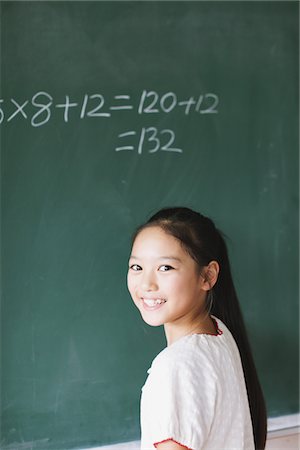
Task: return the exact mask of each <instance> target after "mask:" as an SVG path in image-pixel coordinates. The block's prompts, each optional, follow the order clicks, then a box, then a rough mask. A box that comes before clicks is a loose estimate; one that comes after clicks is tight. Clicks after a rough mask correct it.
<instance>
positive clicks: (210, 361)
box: [149, 318, 239, 375]
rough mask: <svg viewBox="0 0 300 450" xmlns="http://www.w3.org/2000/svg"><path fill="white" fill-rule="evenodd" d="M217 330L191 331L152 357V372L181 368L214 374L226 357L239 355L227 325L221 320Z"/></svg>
mask: <svg viewBox="0 0 300 450" xmlns="http://www.w3.org/2000/svg"><path fill="white" fill-rule="evenodd" d="M214 319H215V321H216V323H217V330H218V333H217V334H216V335H209V334H192V335H188V336H184V337H182V338H180V339H178V341H176V342H174V343H173V344H172V345H170V346H169V347H166V348H164V349H163V350H162V351H161V352H160V353H159V354H158V355H157V356H156V357H155V358H154V360H153V362H152V366H151V368H150V369H149V373H150V372H151V371H158V372H159V373H160V374H161V373H166V374H167V373H172V372H173V371H175V370H176V371H178V370H182V371H184V372H186V371H191V372H192V373H194V372H195V371H197V372H198V373H205V372H207V371H208V372H209V373H210V374H211V375H212V374H214V373H215V372H219V371H220V370H222V366H223V364H224V362H225V360H226V359H227V358H230V359H232V358H239V352H238V349H237V346H236V344H235V341H234V339H233V337H232V335H231V333H230V331H229V330H228V329H227V327H226V326H225V325H224V324H223V322H221V321H220V320H219V319H217V318H214Z"/></svg>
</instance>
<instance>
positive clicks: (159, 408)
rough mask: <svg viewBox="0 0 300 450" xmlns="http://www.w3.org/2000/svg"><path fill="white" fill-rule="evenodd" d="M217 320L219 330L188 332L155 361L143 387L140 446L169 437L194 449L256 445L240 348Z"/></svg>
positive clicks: (146, 449) (144, 449)
mask: <svg viewBox="0 0 300 450" xmlns="http://www.w3.org/2000/svg"><path fill="white" fill-rule="evenodd" d="M215 320H216V321H217V325H218V328H219V330H218V333H219V334H218V335H216V336H214V335H209V334H193V335H190V336H184V337H182V338H180V339H178V340H177V341H176V342H174V343H173V344H172V345H170V346H169V347H166V348H165V349H164V350H163V351H162V352H161V353H159V354H158V355H157V356H156V358H155V359H154V361H153V362H152V366H151V368H150V369H149V370H148V373H149V376H148V378H147V381H146V383H145V385H144V386H143V388H142V398H141V428H142V442H141V450H153V449H154V448H155V444H157V443H160V442H162V441H165V440H169V439H173V440H174V441H176V442H178V443H179V444H181V445H182V446H185V447H187V448H188V449H192V450H208V449H209V450H221V449H222V450H225V449H226V450H233V449H236V450H254V439H253V431H252V424H251V417H250V410H249V404H248V398H247V391H246V386H245V380H244V374H243V369H242V364H241V360H240V355H239V351H238V348H237V345H236V343H235V341H234V339H233V337H232V335H231V333H230V331H229V330H228V329H227V328H226V327H225V325H224V324H223V323H222V322H221V321H220V320H219V319H216V318H215Z"/></svg>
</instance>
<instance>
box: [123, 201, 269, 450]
mask: <svg viewBox="0 0 300 450" xmlns="http://www.w3.org/2000/svg"><path fill="white" fill-rule="evenodd" d="M128 289H129V291H130V294H131V296H132V299H133V301H134V303H135V304H136V306H137V308H138V309H139V310H140V313H141V315H142V317H143V319H144V321H145V322H146V323H147V324H149V325H152V326H158V325H164V330H165V334H166V339H167V347H166V348H165V349H164V350H163V351H162V352H161V353H159V355H158V356H157V357H156V358H155V359H154V361H153V363H152V366H151V369H149V371H148V373H149V376H148V378H147V381H146V383H145V385H144V387H143V389H142V398H141V428H142V443H141V448H142V450H150V449H154V448H157V449H158V450H184V449H185V450H186V449H190V450H207V449H210V450H221V449H226V450H232V449H236V450H253V449H254V448H255V449H263V448H264V447H265V440H266V410H265V404H264V399H263V394H262V391H261V387H260V384H259V380H258V377H257V373H256V370H255V365H254V361H253V357H252V354H251V349H250V346H249V342H248V338H247V334H246V330H245V326H244V322H243V318H242V314H241V310H240V307H239V303H238V299H237V295H236V291H235V288H234V285H233V281H232V277H231V272H230V265H229V260H228V254H227V249H226V245H225V242H224V239H223V237H222V235H221V233H220V232H219V231H218V230H217V229H216V228H215V225H214V223H213V222H212V221H211V220H210V219H208V218H207V217H204V216H203V215H201V214H199V213H197V212H194V211H192V210H190V209H188V208H170V209H163V210H161V211H159V212H158V213H157V214H155V215H154V216H153V217H151V219H150V220H149V221H148V222H147V223H146V224H145V225H143V226H141V227H140V228H139V229H138V230H137V232H136V233H135V235H134V238H133V246H132V253H131V256H130V260H129V270H128Z"/></svg>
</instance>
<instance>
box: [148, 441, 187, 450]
mask: <svg viewBox="0 0 300 450" xmlns="http://www.w3.org/2000/svg"><path fill="white" fill-rule="evenodd" d="M155 448H156V449H157V450H191V449H189V448H188V447H185V446H184V445H180V444H178V442H175V441H173V440H172V439H169V440H167V441H164V442H160V443H159V444H155Z"/></svg>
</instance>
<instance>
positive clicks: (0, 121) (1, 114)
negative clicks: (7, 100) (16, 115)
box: [0, 99, 4, 123]
mask: <svg viewBox="0 0 300 450" xmlns="http://www.w3.org/2000/svg"><path fill="white" fill-rule="evenodd" d="M0 103H3V100H2V99H0ZM3 119H4V112H3V110H2V108H0V123H2V122H3Z"/></svg>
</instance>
